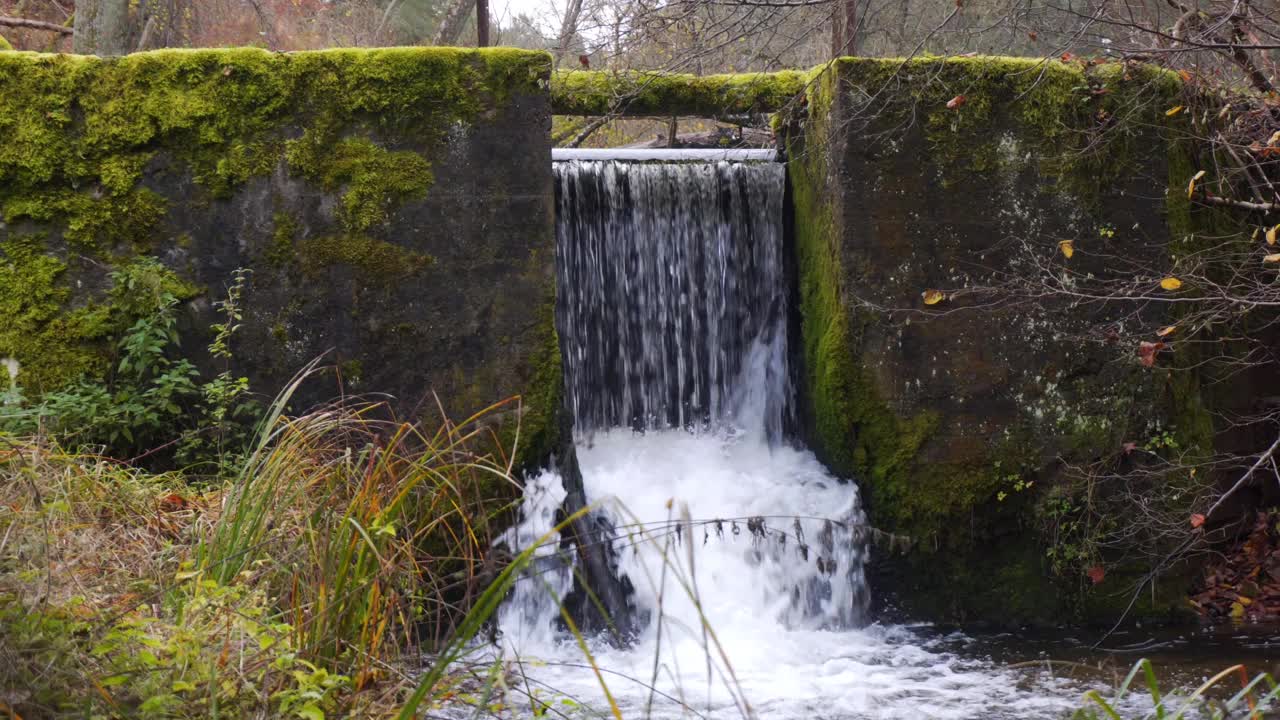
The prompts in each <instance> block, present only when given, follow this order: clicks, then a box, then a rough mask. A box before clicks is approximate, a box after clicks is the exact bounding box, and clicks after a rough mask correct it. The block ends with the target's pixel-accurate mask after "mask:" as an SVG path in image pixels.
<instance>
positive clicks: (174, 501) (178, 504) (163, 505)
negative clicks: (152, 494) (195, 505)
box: [160, 493, 191, 512]
mask: <svg viewBox="0 0 1280 720" xmlns="http://www.w3.org/2000/svg"><path fill="white" fill-rule="evenodd" d="M190 504H191V503H190V502H188V501H187V499H186V498H184V497H182V496H181V495H178V494H177V493H169V494H168V495H165V496H164V497H162V498H160V509H161V510H162V511H164V512H178V511H179V510H185V509H187V506H189V505H190Z"/></svg>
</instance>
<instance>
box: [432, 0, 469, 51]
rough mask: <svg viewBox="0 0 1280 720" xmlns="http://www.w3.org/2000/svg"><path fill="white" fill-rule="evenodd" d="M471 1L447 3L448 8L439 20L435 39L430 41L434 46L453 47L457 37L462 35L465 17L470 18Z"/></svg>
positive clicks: (459, 0)
mask: <svg viewBox="0 0 1280 720" xmlns="http://www.w3.org/2000/svg"><path fill="white" fill-rule="evenodd" d="M471 2H472V0H453V1H452V2H451V3H449V7H448V8H447V9H446V10H445V11H444V17H443V18H441V19H440V28H439V30H437V31H436V37H435V39H434V40H433V41H432V43H433V44H435V45H455V44H457V42H458V36H459V35H461V34H462V28H464V27H466V25H467V17H469V16H470V14H471V13H470V12H469V11H470V10H471Z"/></svg>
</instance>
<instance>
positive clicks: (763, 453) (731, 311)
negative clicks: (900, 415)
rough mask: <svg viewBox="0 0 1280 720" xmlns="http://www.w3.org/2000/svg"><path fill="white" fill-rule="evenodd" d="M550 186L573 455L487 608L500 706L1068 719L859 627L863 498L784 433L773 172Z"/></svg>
mask: <svg viewBox="0 0 1280 720" xmlns="http://www.w3.org/2000/svg"><path fill="white" fill-rule="evenodd" d="M555 180H556V191H557V211H558V218H557V238H558V252H559V259H558V280H559V288H558V296H559V304H558V309H557V325H558V330H559V333H560V341H561V344H562V348H563V353H564V360H565V362H564V374H565V378H564V379H565V387H566V391H567V392H566V395H567V400H566V404H567V406H568V410H569V411H570V412H571V414H572V420H573V435H574V441H575V442H574V444H573V446H572V447H573V451H572V452H569V453H567V454H568V456H569V457H568V458H567V460H566V459H564V458H562V459H561V462H560V463H559V465H558V467H557V468H556V469H554V470H547V471H544V472H543V473H541V474H538V475H535V476H534V477H532V478H530V479H528V480H527V481H526V486H525V498H524V502H523V505H522V508H521V513H520V518H519V522H518V523H517V524H516V526H515V527H513V528H511V530H509V531H508V532H507V533H506V534H504V536H503V537H502V539H501V540H500V542H502V543H503V544H504V545H506V546H508V547H509V548H510V550H512V551H513V552H519V551H521V550H525V549H528V548H534V550H533V553H534V558H533V562H532V563H531V565H530V566H528V567H526V568H525V570H524V572H523V573H522V574H521V575H520V576H519V578H518V579H517V581H516V583H515V585H514V587H513V590H512V592H511V594H510V595H509V597H508V598H507V600H506V601H505V604H504V605H503V607H502V608H501V610H500V612H499V618H498V630H499V633H498V636H499V638H500V640H499V642H498V645H497V646H496V649H495V650H494V652H495V653H498V654H499V656H500V657H501V659H502V661H503V663H505V665H504V666H505V667H508V668H511V667H519V668H520V670H521V673H523V680H522V681H521V682H518V683H516V684H514V685H511V686H510V687H511V688H512V689H511V693H513V696H512V697H513V699H512V700H511V701H510V708H511V713H510V714H509V715H503V716H504V717H524V716H527V714H528V712H529V709H530V706H531V703H534V704H536V703H543V704H544V705H545V706H547V707H550V706H551V705H552V704H554V703H556V702H559V701H557V700H556V698H558V697H559V698H564V702H566V703H569V705H568V707H579V706H580V705H586V706H587V707H589V708H590V710H588V711H587V713H586V715H583V716H584V717H585V716H592V717H594V716H599V717H607V716H610V715H611V712H610V709H609V705H610V703H616V705H617V707H618V708H619V711H620V712H621V713H622V715H623V716H624V717H645V718H650V717H652V718H685V717H704V718H729V717H748V718H749V717H770V718H775V717H780V718H789V719H794V720H799V719H800V718H810V717H819V716H821V717H831V718H841V719H847V718H873V717H875V718H879V717H948V718H969V717H992V718H1020V717H1030V716H1043V715H1044V714H1045V713H1046V712H1056V711H1060V710H1061V709H1062V708H1063V705H1062V704H1061V703H1056V702H1049V701H1045V700H1043V699H1042V698H1039V697H1037V696H1034V695H1031V694H1028V693H1024V692H1023V691H1021V690H1020V689H1019V688H1017V686H1016V683H1015V682H1013V681H1012V680H1011V679H1010V677H1009V676H1007V675H1000V674H998V672H997V671H995V670H993V669H992V668H991V667H990V665H989V664H981V663H973V662H968V661H964V660H961V659H958V658H957V657H956V656H954V655H951V654H949V653H947V652H945V651H939V652H935V651H932V650H929V649H927V648H926V647H922V646H921V642H922V641H920V639H919V638H918V637H917V636H915V635H913V634H912V632H911V631H909V630H907V629H904V628H900V627H883V626H878V625H871V626H867V625H866V607H867V604H868V597H869V591H868V589H867V584H866V580H865V577H864V572H863V563H864V561H865V553H866V543H865V542H864V537H863V535H864V528H865V518H864V515H863V511H862V508H861V504H860V501H859V497H858V491H857V487H856V486H855V485H854V484H853V483H852V482H848V481H842V480H840V479H837V478H835V477H832V476H831V474H830V473H829V472H828V471H827V470H826V468H825V467H823V465H822V464H821V463H820V462H819V461H818V460H817V459H816V458H815V457H814V455H813V454H812V453H810V452H808V451H807V450H805V449H804V448H803V447H799V446H797V445H796V443H795V439H794V437H789V436H788V429H789V428H790V427H792V426H793V415H794V413H795V409H794V408H795V404H796V403H795V398H794V394H795V393H794V389H793V387H792V380H791V370H790V368H789V366H788V359H789V357H790V353H789V351H788V344H789V338H788V332H787V330H788V317H787V316H788V307H787V299H788V295H789V288H788V282H787V273H786V262H785V261H784V260H785V258H786V247H785V243H784V232H783V192H784V181H785V178H784V172H783V168H782V166H781V165H778V164H775V163H769V162H727V161H723V160H721V161H718V162H701V163H691V162H678V161H677V162H663V163H653V162H621V161H617V160H606V159H577V160H572V161H565V162H557V163H556V164H555ZM587 503H589V504H590V506H591V507H592V508H594V509H593V510H592V512H591V514H590V515H589V516H587V517H584V518H583V519H581V520H579V521H578V522H575V523H573V524H572V525H571V526H570V528H569V531H567V532H566V537H563V538H562V537H560V536H559V535H558V534H557V532H556V531H555V528H556V526H557V520H558V519H559V520H563V518H564V516H565V514H566V512H573V511H574V510H576V509H577V508H578V507H585V506H586V504H587ZM584 579H586V580H587V581H586V582H584ZM593 583H594V585H595V587H594V588H593V587H590V586H591V585H592V584H593ZM562 607H563V608H564V609H565V610H566V611H567V613H568V614H569V616H570V617H571V618H574V624H575V627H579V628H585V629H586V633H585V634H586V635H587V637H586V640H585V649H586V650H588V651H589V652H590V655H591V663H587V662H586V658H585V657H584V655H583V649H584V648H583V647H580V646H579V644H578V642H577V640H576V639H575V638H574V637H573V636H572V635H571V634H570V631H569V630H568V624H567V623H565V622H564V621H563V620H562V617H561V608H562ZM601 608H603V609H604V610H605V611H606V612H605V613H604V614H605V615H607V616H608V617H605V618H603V619H602V620H600V621H598V622H597V621H593V620H592V619H591V618H592V613H593V612H595V613H597V614H599V611H600V609H601ZM615 630H621V632H612V631H615ZM513 663H515V664H514V665H513ZM602 685H607V687H608V690H605V691H603V692H602V687H601V686H602ZM942 698H945V701H941V700H940V699H942ZM535 701H536V702H535ZM940 702H941V704H939V703H940ZM935 711H937V712H935ZM564 712H565V713H566V715H561V713H560V712H559V711H556V712H554V713H553V714H554V715H556V716H572V717H578V716H579V715H578V714H576V713H575V711H572V710H565V711H564Z"/></svg>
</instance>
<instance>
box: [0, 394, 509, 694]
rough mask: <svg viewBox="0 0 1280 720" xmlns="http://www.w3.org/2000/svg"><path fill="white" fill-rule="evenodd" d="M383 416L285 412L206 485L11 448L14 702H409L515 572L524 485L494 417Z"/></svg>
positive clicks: (34, 440)
mask: <svg viewBox="0 0 1280 720" xmlns="http://www.w3.org/2000/svg"><path fill="white" fill-rule="evenodd" d="M282 405H283V403H279V404H277V407H280V406H282ZM384 417H385V412H384V408H382V407H381V406H379V405H373V404H369V405H345V406H333V407H328V408H323V409H320V410H317V411H314V412H311V413H308V414H306V415H304V416H301V417H296V418H287V417H283V416H280V415H279V414H272V415H269V416H268V417H267V419H266V420H265V421H264V423H263V426H262V428H263V429H262V430H261V432H260V433H259V435H258V440H257V441H256V444H255V445H254V447H253V448H252V449H251V451H250V452H249V453H248V454H247V456H246V458H245V459H244V461H243V462H242V463H241V464H240V465H239V469H238V472H235V473H233V474H229V475H228V476H226V477H222V478H219V479H217V480H214V481H209V480H204V481H202V482H199V483H195V482H192V481H190V480H189V479H188V478H187V477H186V476H184V475H183V474H182V473H181V472H163V473H152V472H147V471H144V470H140V469H138V468H136V467H131V466H129V465H127V464H124V463H121V462H119V461H116V460H113V459H111V458H109V457H106V456H102V455H96V454H92V453H88V452H84V451H80V452H70V451H67V450H64V449H62V448H60V447H59V446H58V445H57V444H56V442H54V441H53V440H52V439H51V438H49V437H47V436H39V435H36V436H27V437H14V436H10V437H4V438H0V703H3V705H0V712H4V713H8V714H11V715H16V716H19V717H26V718H33V717H36V718H38V717H69V716H74V717H267V716H272V717H275V716H296V717H307V718H319V717H327V716H338V717H347V716H380V715H389V714H392V713H394V712H398V711H399V709H400V707H401V706H402V704H403V702H404V700H405V698H406V697H407V695H408V693H409V692H410V691H411V690H412V689H413V687H414V686H415V684H416V682H417V680H418V674H419V673H418V672H417V670H418V668H420V666H421V661H420V660H419V658H420V657H421V656H422V655H423V654H424V653H431V652H434V651H437V650H439V649H441V648H443V647H445V646H446V645H447V643H448V641H450V640H453V639H455V638H456V637H457V636H458V633H457V630H458V625H459V623H460V622H461V621H462V620H463V618H464V617H465V615H466V613H467V611H468V610H470V609H471V608H472V606H473V605H474V604H475V601H476V600H477V599H479V598H481V597H482V595H483V591H484V590H485V589H486V588H488V587H490V586H491V585H492V584H493V580H494V578H495V577H497V576H498V575H499V572H500V570H501V568H495V567H494V566H493V565H492V564H489V563H490V562H491V560H490V558H489V552H488V550H489V547H490V544H491V535H492V532H493V531H494V528H495V527H497V526H498V525H500V524H501V523H502V522H503V521H501V520H499V518H500V517H502V516H503V515H504V513H505V512H506V510H507V507H506V501H504V500H502V499H501V498H510V497H513V496H514V492H513V491H505V490H503V489H502V488H503V486H507V485H511V483H512V481H511V478H510V472H509V470H510V462H509V459H508V457H507V455H506V453H504V452H503V449H502V448H501V447H500V446H498V445H497V444H496V440H495V438H493V437H492V434H491V432H490V431H488V430H487V429H486V427H485V425H484V423H483V422H482V420H483V417H477V418H470V419H468V420H467V421H465V422H461V423H459V424H457V425H445V426H444V427H442V428H439V429H435V430H432V431H430V432H428V431H425V430H423V429H422V428H420V427H417V426H414V425H412V424H408V423H397V422H394V421H391V420H386V419H380V418H384ZM512 487H514V486H512ZM445 684H447V683H445Z"/></svg>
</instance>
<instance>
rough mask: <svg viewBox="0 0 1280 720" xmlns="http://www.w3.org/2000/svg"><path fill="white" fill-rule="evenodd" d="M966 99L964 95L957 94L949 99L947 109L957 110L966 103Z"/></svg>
mask: <svg viewBox="0 0 1280 720" xmlns="http://www.w3.org/2000/svg"><path fill="white" fill-rule="evenodd" d="M964 101H965V97H964V96H963V95H957V96H955V97H953V98H951V99H950V100H948V101H947V109H948V110H955V109H956V108H958V107H960V106H961V105H964Z"/></svg>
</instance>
